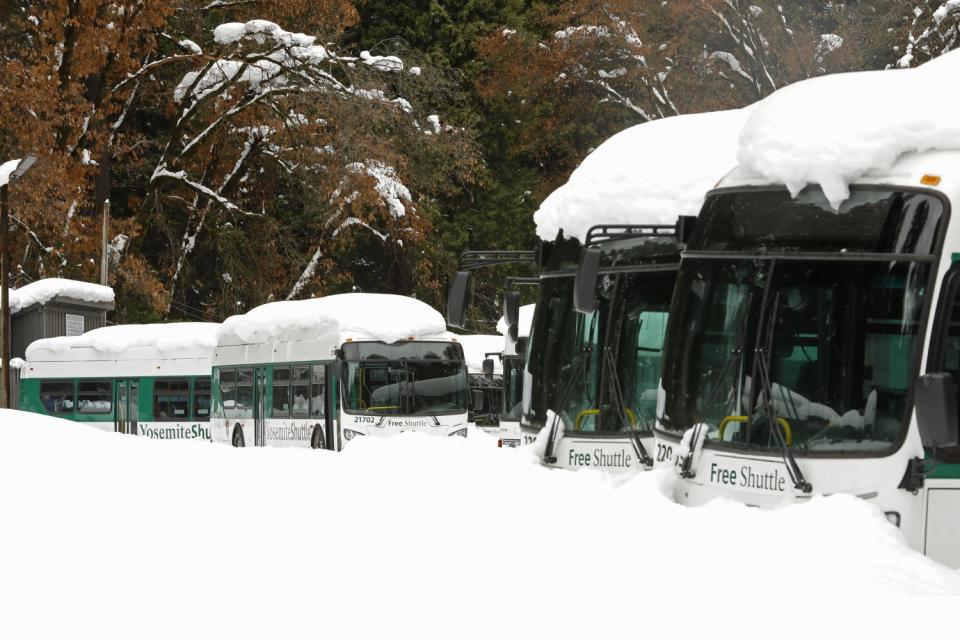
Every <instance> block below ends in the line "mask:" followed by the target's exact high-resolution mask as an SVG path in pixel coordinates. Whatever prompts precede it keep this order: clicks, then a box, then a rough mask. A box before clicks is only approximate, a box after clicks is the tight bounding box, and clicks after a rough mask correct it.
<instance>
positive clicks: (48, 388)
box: [40, 381, 73, 413]
mask: <svg viewBox="0 0 960 640" xmlns="http://www.w3.org/2000/svg"><path fill="white" fill-rule="evenodd" d="M40 403H41V404H42V405H43V408H44V409H46V410H47V412H48V413H71V412H72V411H73V382H72V381H60V382H46V381H44V382H42V383H40Z"/></svg>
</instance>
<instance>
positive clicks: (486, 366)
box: [483, 358, 493, 380]
mask: <svg viewBox="0 0 960 640" xmlns="http://www.w3.org/2000/svg"><path fill="white" fill-rule="evenodd" d="M483 375H484V376H486V378H487V379H488V380H493V358H484V360H483Z"/></svg>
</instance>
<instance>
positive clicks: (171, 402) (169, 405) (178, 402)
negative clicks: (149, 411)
mask: <svg viewBox="0 0 960 640" xmlns="http://www.w3.org/2000/svg"><path fill="white" fill-rule="evenodd" d="M189 409H190V382H189V381H188V380H187V379H186V378H181V379H176V380H157V381H156V382H154V384H153V416H154V418H156V419H157V420H186V419H188V418H189V413H188V411H189Z"/></svg>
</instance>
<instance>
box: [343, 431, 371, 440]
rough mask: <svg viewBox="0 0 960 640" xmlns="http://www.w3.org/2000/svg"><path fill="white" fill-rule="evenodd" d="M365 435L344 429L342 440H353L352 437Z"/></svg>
mask: <svg viewBox="0 0 960 640" xmlns="http://www.w3.org/2000/svg"><path fill="white" fill-rule="evenodd" d="M362 435H366V434H364V433H363V432H360V431H354V430H353V429H344V430H343V439H344V440H353V437H354V436H362Z"/></svg>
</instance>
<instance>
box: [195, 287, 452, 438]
mask: <svg viewBox="0 0 960 640" xmlns="http://www.w3.org/2000/svg"><path fill="white" fill-rule="evenodd" d="M212 376H213V419H212V422H211V434H212V439H213V440H214V441H215V442H221V443H227V444H232V445H233V446H235V447H244V446H294V447H312V448H315V449H331V450H339V449H341V448H342V447H343V446H344V445H345V444H346V443H348V442H349V441H351V440H353V439H354V438H356V437H362V436H371V435H386V434H394V433H399V432H401V431H419V432H423V433H429V434H433V435H439V436H466V435H467V402H468V400H467V396H468V378H467V368H466V363H465V361H464V355H463V349H462V347H461V345H460V344H459V343H458V342H456V341H455V340H454V339H453V338H451V337H450V335H449V334H447V332H446V327H445V323H444V319H443V316H442V315H440V313H438V312H437V311H435V310H434V309H433V308H431V307H430V306H429V305H427V304H425V303H423V302H420V301H419V300H415V299H413V298H406V297H403V296H397V295H388V294H367V293H357V294H342V295H333V296H327V297H324V298H317V299H311V300H297V301H283V302H273V303H268V304H265V305H262V306H261V307H257V308H256V309H253V310H252V311H250V312H248V313H247V314H244V315H241V316H233V317H231V318H228V319H227V320H226V321H225V322H224V323H223V325H222V327H221V330H220V333H219V337H218V344H217V347H216V350H215V353H214V357H213V372H212Z"/></svg>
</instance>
